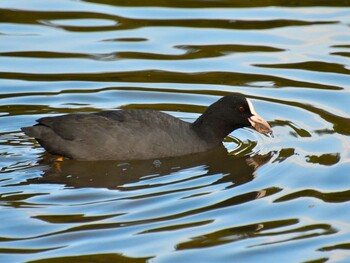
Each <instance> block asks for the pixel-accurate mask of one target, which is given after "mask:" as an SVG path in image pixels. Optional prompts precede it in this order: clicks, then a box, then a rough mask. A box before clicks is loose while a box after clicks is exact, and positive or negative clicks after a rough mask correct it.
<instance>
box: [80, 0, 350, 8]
mask: <svg viewBox="0 0 350 263" xmlns="http://www.w3.org/2000/svg"><path fill="white" fill-rule="evenodd" d="M85 2H91V3H96V2H98V3H99V4H106V5H115V6H135V7H138V6H140V7H141V6H159V7H176V8H209V7H234V8H240V7H269V6H284V7H286V6H290V7H303V6H305V7H306V6H334V7H335V6H344V7H348V6H349V2H348V0H333V1H320V0H305V1H288V2H286V1H280V0H265V1H252V0H241V1H232V0H215V1H201V0H180V1H172V0H152V1H147V0H139V1H127V0H123V1H113V0H102V1H96V0H85Z"/></svg>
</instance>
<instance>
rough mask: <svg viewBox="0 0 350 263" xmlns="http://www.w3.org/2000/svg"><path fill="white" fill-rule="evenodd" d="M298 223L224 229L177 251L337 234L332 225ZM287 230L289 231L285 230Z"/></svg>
mask: <svg viewBox="0 0 350 263" xmlns="http://www.w3.org/2000/svg"><path fill="white" fill-rule="evenodd" d="M298 223H299V220H298V219H287V220H278V221H270V222H261V223H256V224H252V225H243V226H238V227H233V228H228V229H223V230H219V231H216V232H213V233H208V234H206V235H202V236H198V237H194V238H192V239H191V240H190V241H188V242H184V243H181V244H179V245H177V250H184V249H196V248H197V249H198V248H202V247H212V246H218V245H222V244H227V243H231V242H236V241H240V240H244V239H250V238H258V237H273V236H284V235H285V236H286V237H288V236H290V235H294V237H291V238H286V239H282V240H276V241H271V242H266V243H260V244H256V245H254V246H264V245H270V244H277V243H283V242H287V241H291V240H296V239H306V238H312V237H315V236H324V235H330V234H334V233H336V232H337V230H336V229H334V228H333V227H332V226H331V225H328V224H313V225H306V226H301V227H295V226H296V225H297V224H298ZM286 228H288V229H287V230H285V229H286ZM279 229H281V230H279ZM251 247H252V246H251Z"/></svg>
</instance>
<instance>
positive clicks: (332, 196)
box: [275, 189, 350, 203]
mask: <svg viewBox="0 0 350 263" xmlns="http://www.w3.org/2000/svg"><path fill="white" fill-rule="evenodd" d="M304 197H314V198H317V199H319V200H322V201H323V202H326V203H344V202H349V201H350V190H347V191H343V192H331V193H324V192H320V191H316V190H313V189H306V190H301V191H297V192H294V193H291V194H287V195H285V196H282V197H280V198H278V199H276V200H275V202H285V201H290V200H293V199H298V198H304Z"/></svg>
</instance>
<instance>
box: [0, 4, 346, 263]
mask: <svg viewBox="0 0 350 263" xmlns="http://www.w3.org/2000/svg"><path fill="white" fill-rule="evenodd" d="M349 25H350V8H349V2H348V1H347V0H337V1H336V0H334V1H321V0H315V1H311V0H310V1H292V2H290V3H282V2H280V1H226V0H220V1H202V0H190V1H156V0H149V1H106V0H105V1H96V2H95V1H69V0H61V1H43V0H26V1H25V0H17V1H13V0H3V1H1V3H0V78H1V80H0V169H1V170H0V205H1V206H0V209H1V213H0V218H1V221H2V224H0V254H1V255H0V258H1V261H2V262H73V261H74V262H157V263H158V262H167V263H169V262H189V261H190V260H191V261H193V260H194V259H195V261H196V262H265V261H269V262H272V261H273V262H349V260H350V250H349V248H350V242H349V240H350V225H349V218H350V206H349V201H350V190H349V189H350V180H349V171H350V153H349V151H350V140H349V135H350V119H349V114H350V108H349V103H350V94H349V90H350V86H349V83H350V75H349V73H350V68H349V62H350V61H349V57H350V45H349V43H350V30H349ZM230 93H241V94H243V95H245V96H246V97H248V98H250V99H251V100H252V101H253V103H254V105H255V108H256V110H257V111H258V112H259V113H260V114H261V115H262V116H263V117H264V118H265V119H266V120H268V121H269V123H270V124H271V126H272V127H273V131H274V136H273V137H266V136H263V135H260V134H258V133H257V132H255V131H253V130H252V129H249V128H247V129H241V130H237V131H234V132H233V133H232V134H230V136H228V137H227V138H226V139H225V142H224V146H223V147H221V148H219V149H215V150H213V151H209V152H206V153H201V154H196V155H192V156H184V157H178V158H168V159H159V160H146V161H132V162H118V161H108V162H78V161H73V160H66V161H64V162H55V161H54V160H53V158H52V156H50V155H49V154H47V153H45V152H44V150H43V149H42V148H40V147H39V145H38V143H36V142H35V140H33V139H32V138H29V137H27V136H25V135H24V134H23V133H22V132H21V131H20V127H23V126H28V125H33V124H34V123H35V120H36V119H38V118H40V117H44V116H53V115H59V114H63V113H70V112H94V111H101V110H106V109H120V108H128V109H139V108H146V109H155V110H160V111H164V112H167V113H169V114H171V115H174V116H176V117H179V118H181V119H183V120H185V121H189V122H193V121H194V120H195V119H196V118H197V117H198V116H199V114H200V113H201V112H203V111H204V110H205V108H206V107H207V106H208V105H209V104H211V103H212V102H214V101H216V100H217V99H218V98H220V97H221V96H224V95H226V94H230ZM271 260H272V261H271Z"/></svg>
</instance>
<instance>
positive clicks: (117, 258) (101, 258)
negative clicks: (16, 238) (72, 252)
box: [28, 254, 150, 263]
mask: <svg viewBox="0 0 350 263" xmlns="http://www.w3.org/2000/svg"><path fill="white" fill-rule="evenodd" d="M149 259H150V258H130V257H126V256H123V255H119V254H94V255H82V256H70V257H56V258H44V259H39V260H34V261H28V263H29V262H30V263H44V262H45V263H65V262H67V263H68V262H75V263H87V262H101V263H103V262H123V263H142V262H148V261H149Z"/></svg>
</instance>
